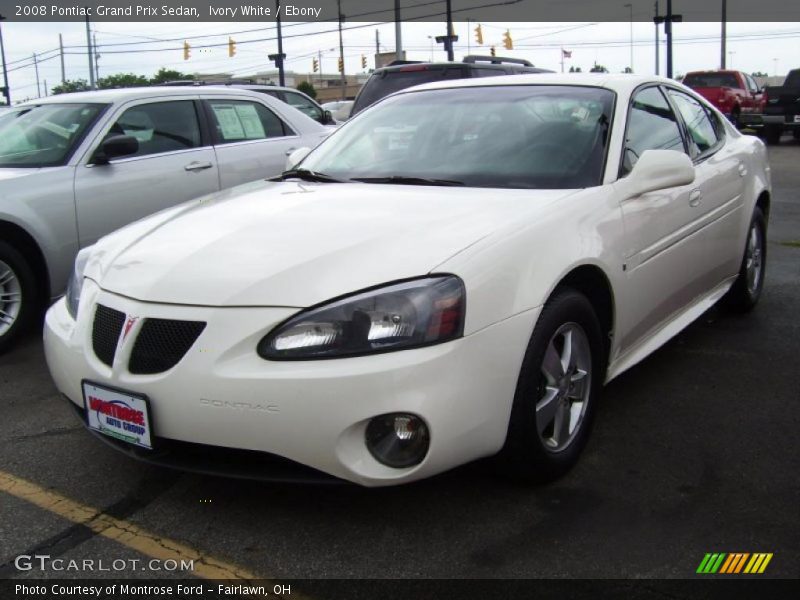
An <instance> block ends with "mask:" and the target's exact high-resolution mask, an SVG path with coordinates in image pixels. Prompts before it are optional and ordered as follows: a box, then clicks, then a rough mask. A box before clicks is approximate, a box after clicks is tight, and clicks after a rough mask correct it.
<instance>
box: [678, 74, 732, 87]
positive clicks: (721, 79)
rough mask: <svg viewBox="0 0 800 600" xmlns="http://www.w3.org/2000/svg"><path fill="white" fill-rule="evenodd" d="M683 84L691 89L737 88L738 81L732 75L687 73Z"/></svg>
mask: <svg viewBox="0 0 800 600" xmlns="http://www.w3.org/2000/svg"><path fill="white" fill-rule="evenodd" d="M683 84H684V85H687V86H689V87H692V88H710V87H711V88H713V87H729V88H738V87H739V80H738V79H737V78H736V75H734V74H733V73H689V74H688V75H687V76H686V77H684V78H683Z"/></svg>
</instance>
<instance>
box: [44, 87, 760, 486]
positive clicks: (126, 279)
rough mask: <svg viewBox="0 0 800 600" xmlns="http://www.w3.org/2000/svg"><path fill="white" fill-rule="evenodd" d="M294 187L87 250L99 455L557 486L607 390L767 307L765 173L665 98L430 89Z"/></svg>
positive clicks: (250, 187) (385, 109) (70, 320)
mask: <svg viewBox="0 0 800 600" xmlns="http://www.w3.org/2000/svg"><path fill="white" fill-rule="evenodd" d="M306 154H307V155H306ZM304 155H306V156H304ZM290 163H292V164H290V165H287V166H289V167H291V168H289V170H287V171H286V172H285V173H284V174H283V175H282V176H281V177H279V178H277V179H276V180H273V181H266V182H258V183H254V184H247V185H245V186H240V187H238V188H234V189H232V190H229V191H226V192H221V193H218V194H215V195H212V196H207V197H203V198H200V199H198V200H196V201H193V202H189V203H187V204H183V205H181V206H179V207H176V208H172V209H168V210H166V211H163V212H161V213H158V214H156V215H154V216H151V217H149V218H146V219H144V220H142V221H139V222H137V223H135V224H133V225H130V226H128V227H126V228H124V229H121V230H119V231H118V232H116V233H113V234H111V235H109V236H107V237H105V238H103V239H101V240H100V241H99V242H98V243H97V244H95V245H94V246H92V247H89V248H85V249H83V250H82V252H81V253H80V255H79V256H78V259H77V261H76V264H75V272H74V274H73V277H72V280H71V282H70V286H69V290H68V293H67V295H66V297H65V298H64V299H62V300H61V301H59V302H58V303H57V304H55V305H54V306H53V307H52V308H51V309H50V311H49V313H48V315H47V323H46V331H45V342H46V353H47V360H48V363H49V366H50V370H51V372H52V375H53V378H54V379H55V382H56V384H57V386H58V389H59V390H60V391H61V392H62V393H63V394H64V395H65V396H66V397H67V398H68V399H69V400H70V402H72V403H73V405H74V406H75V408H76V411H78V412H79V413H80V415H81V417H82V418H83V419H84V421H85V423H86V425H87V427H88V428H90V429H91V430H92V431H93V432H94V433H95V434H97V435H98V436H100V437H102V438H104V439H106V440H110V441H112V442H113V443H114V444H115V445H117V446H118V447H120V448H122V449H128V450H129V451H130V452H129V453H131V454H134V455H136V456H140V457H142V458H144V459H145V460H153V461H154V462H159V460H161V457H165V456H168V455H169V453H170V452H171V451H172V450H173V449H174V448H175V447H177V446H180V445H182V444H183V445H185V444H191V445H192V447H194V448H201V449H202V450H203V453H200V454H197V455H196V456H199V457H200V458H198V459H197V460H198V461H199V463H200V464H195V465H189V466H191V467H192V468H195V467H196V468H201V469H202V468H204V465H203V464H202V462H203V458H202V457H204V456H208V457H210V456H213V454H214V452H216V451H220V452H222V451H223V450H224V449H232V448H233V449H241V450H249V451H254V452H257V453H263V454H264V455H265V456H267V455H270V456H271V455H277V456H279V457H282V458H284V459H289V460H290V461H293V462H294V463H300V464H301V465H305V466H307V467H312V468H314V469H316V470H317V471H321V472H323V473H324V474H327V475H332V476H334V477H336V478H339V479H344V480H349V481H353V482H357V483H360V484H363V485H367V486H381V485H390V484H398V483H405V482H409V481H413V480H417V479H420V478H423V477H428V476H430V475H433V474H435V473H439V472H441V471H443V470H446V469H449V468H452V467H454V466H456V465H459V464H462V463H466V462H468V461H472V460H474V459H477V458H480V457H489V456H494V457H495V458H494V459H495V460H496V464H497V466H498V468H499V469H501V470H502V471H504V472H505V473H508V474H510V475H512V476H514V477H517V478H521V479H524V480H538V481H542V480H548V479H552V478H554V477H558V476H559V475H561V474H563V473H565V472H566V471H567V470H568V469H569V468H570V467H571V466H572V465H573V464H574V463H575V462H576V461H577V459H578V457H579V455H580V453H581V451H582V449H583V447H584V446H585V444H586V441H587V438H588V436H589V433H590V429H591V426H592V422H593V420H594V417H595V413H596V412H597V408H598V402H599V396H600V391H601V387H602V386H603V384H604V383H606V382H608V381H610V380H611V379H613V378H615V377H616V376H618V375H619V374H620V373H622V372H624V371H625V370H626V369H629V368H630V367H631V366H633V365H634V364H636V363H637V362H639V361H641V360H642V359H643V358H645V357H646V356H647V355H649V354H650V353H652V352H653V351H654V350H656V349H657V348H658V347H660V346H661V345H662V344H664V343H665V342H666V341H667V340H669V339H670V338H671V337H672V336H674V335H675V334H676V333H678V332H679V331H680V330H681V329H682V328H684V327H686V326H687V325H688V324H689V323H691V322H692V321H693V320H694V319H696V318H697V317H698V316H699V315H700V314H701V313H702V312H703V311H705V310H706V309H708V308H709V307H710V306H711V305H713V304H714V303H716V302H717V301H724V302H725V303H726V304H727V305H728V306H730V307H732V308H734V309H737V310H741V311H746V310H749V309H750V308H752V307H753V306H754V305H755V304H756V302H757V301H758V298H759V295H760V293H761V290H762V286H763V281H764V268H765V263H764V259H765V249H766V229H767V220H768V214H769V204H770V173H769V167H768V165H767V160H766V153H765V148H764V146H763V144H762V143H761V142H760V141H759V140H758V139H756V138H754V137H748V136H743V135H741V134H740V133H739V132H737V131H736V130H735V129H734V128H733V127H732V126H731V125H730V124H729V123H727V122H726V120H725V119H724V117H723V116H722V115H721V114H720V113H719V112H718V111H717V110H716V109H714V108H713V107H711V106H709V105H708V104H707V103H706V101H705V100H703V99H702V98H701V97H699V96H697V95H696V94H694V93H693V92H692V91H690V90H689V89H687V88H685V87H683V86H681V85H680V84H677V83H675V82H673V81H669V80H666V79H659V78H646V77H639V76H632V75H623V76H605V75H578V76H565V75H531V76H514V77H498V78H487V79H478V80H466V81H446V82H442V83H436V84H429V85H425V86H421V87H417V88H413V89H409V90H404V91H403V92H400V93H397V94H395V95H393V96H390V97H388V98H386V99H385V100H383V101H381V102H379V103H378V104H376V105H374V106H373V107H371V108H369V109H368V110H366V111H364V112H363V113H361V114H359V115H358V116H357V117H356V118H354V119H353V120H352V121H350V122H348V123H347V124H346V125H344V126H343V127H342V128H341V129H340V130H339V131H337V132H336V133H334V134H333V135H332V136H330V138H328V139H327V140H326V141H325V142H323V143H322V144H321V145H320V146H319V147H318V148H316V149H315V150H313V151H312V152H310V153H307V152H306V151H305V150H300V151H296V152H295V153H294V154H293V155H292V157H290ZM660 401H665V402H668V401H669V400H668V399H662V400H660ZM164 462H165V464H166V463H167V462H168V461H166V459H164ZM260 475H263V476H264V477H269V472H267V471H264V472H263V473H261V474H260Z"/></svg>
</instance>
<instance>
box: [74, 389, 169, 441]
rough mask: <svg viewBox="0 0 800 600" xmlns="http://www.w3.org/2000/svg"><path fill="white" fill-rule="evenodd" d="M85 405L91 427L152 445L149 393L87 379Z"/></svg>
mask: <svg viewBox="0 0 800 600" xmlns="http://www.w3.org/2000/svg"><path fill="white" fill-rule="evenodd" d="M83 406H84V410H85V411H86V423H87V425H88V426H89V428H90V429H94V430H95V431H99V432H100V433H102V434H105V435H108V436H110V437H113V438H116V439H118V440H122V441H123V442H128V443H129V444H133V445H134V446H140V447H142V448H150V449H152V447H153V443H152V441H151V439H150V433H151V427H150V406H149V404H148V401H147V397H146V396H143V395H141V394H132V393H130V392H124V391H122V390H114V389H110V388H107V387H103V386H100V385H97V384H95V383H92V382H90V381H84V382H83Z"/></svg>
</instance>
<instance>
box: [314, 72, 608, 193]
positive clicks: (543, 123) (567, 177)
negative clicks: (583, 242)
mask: <svg viewBox="0 0 800 600" xmlns="http://www.w3.org/2000/svg"><path fill="white" fill-rule="evenodd" d="M613 104H614V93H613V92H611V91H609V90H605V89H599V88H590V87H579V86H556V85H552V86H551V85H548V86H538V85H507V86H499V85H495V86H475V87H465V88H451V89H440V90H428V91H424V92H414V93H409V94H399V95H397V96H394V97H392V98H387V99H386V100H384V101H382V102H381V103H380V104H379V105H378V106H376V107H375V108H374V109H371V110H369V111H368V112H365V113H364V114H363V115H362V116H360V117H359V118H358V119H355V120H354V121H352V123H351V124H349V125H348V126H347V127H344V128H343V129H341V130H340V131H338V132H337V133H336V135H334V136H331V137H330V138H328V139H327V140H326V142H323V144H322V145H321V146H320V147H318V148H317V149H316V150H315V151H314V152H312V153H311V154H310V155H309V156H308V157H307V158H306V159H305V160H304V161H303V167H304V168H307V169H310V170H312V171H318V172H321V173H326V174H328V175H331V176H333V177H336V178H337V179H343V180H346V179H354V180H356V181H367V182H369V181H370V180H372V181H374V180H375V179H378V180H380V179H383V180H385V179H387V178H389V179H391V178H398V177H400V178H404V179H409V178H410V179H417V180H419V179H438V180H447V181H450V182H457V183H456V184H457V185H458V184H463V185H465V186H469V187H487V188H516V189H575V188H584V187H592V186H597V185H600V182H601V180H602V171H603V165H604V162H605V155H606V147H607V144H608V131H609V125H610V122H611V110H612V106H613Z"/></svg>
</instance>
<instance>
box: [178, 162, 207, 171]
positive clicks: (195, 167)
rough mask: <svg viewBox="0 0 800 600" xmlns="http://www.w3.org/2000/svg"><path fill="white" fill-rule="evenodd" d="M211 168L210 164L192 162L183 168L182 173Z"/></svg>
mask: <svg viewBox="0 0 800 600" xmlns="http://www.w3.org/2000/svg"><path fill="white" fill-rule="evenodd" d="M213 166H214V165H213V164H211V162H199V161H194V162H190V163H189V164H188V165H186V166H185V167H183V169H184V171H202V170H203V169H210V168H211V167H213Z"/></svg>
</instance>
